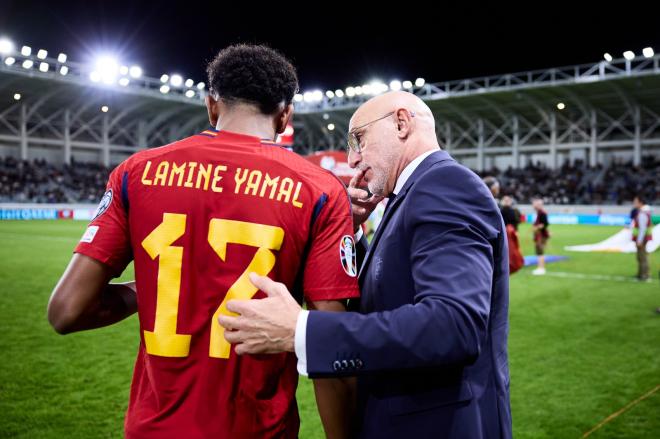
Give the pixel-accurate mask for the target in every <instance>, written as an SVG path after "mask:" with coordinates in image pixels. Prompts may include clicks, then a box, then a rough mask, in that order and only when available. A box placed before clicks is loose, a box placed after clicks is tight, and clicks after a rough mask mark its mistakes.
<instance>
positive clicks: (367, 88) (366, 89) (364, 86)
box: [361, 84, 371, 95]
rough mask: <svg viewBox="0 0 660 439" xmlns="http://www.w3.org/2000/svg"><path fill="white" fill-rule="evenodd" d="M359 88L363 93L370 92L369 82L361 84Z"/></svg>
mask: <svg viewBox="0 0 660 439" xmlns="http://www.w3.org/2000/svg"><path fill="white" fill-rule="evenodd" d="M361 89H362V93H364V94H365V95H368V94H371V84H363V85H362V87H361Z"/></svg>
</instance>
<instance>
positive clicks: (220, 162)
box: [110, 130, 357, 438]
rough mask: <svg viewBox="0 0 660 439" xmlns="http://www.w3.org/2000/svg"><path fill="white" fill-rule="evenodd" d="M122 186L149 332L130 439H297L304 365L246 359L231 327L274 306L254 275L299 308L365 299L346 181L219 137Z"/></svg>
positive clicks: (128, 167)
mask: <svg viewBox="0 0 660 439" xmlns="http://www.w3.org/2000/svg"><path fill="white" fill-rule="evenodd" d="M113 179H114V181H115V193H114V195H113V194H111V195H110V198H111V199H112V197H113V196H114V197H120V198H121V204H122V206H123V208H124V209H125V211H126V212H127V213H126V215H127V219H128V221H127V224H128V229H129V230H128V231H127V232H128V233H127V235H128V236H130V248H131V249H132V253H133V258H134V261H135V275H136V284H137V292H138V293H137V294H138V314H139V319H140V334H141V343H140V348H139V353H138V358H137V361H136V365H135V372H134V377H133V383H132V386H131V397H130V402H129V408H128V413H127V418H126V434H127V436H128V437H141V438H142V437H159V438H162V437H186V438H197V437H199V438H201V437H260V438H261V437H296V436H297V433H298V424H299V421H298V413H297V406H296V402H295V390H296V385H297V380H298V375H297V371H296V358H295V355H293V354H290V353H283V354H277V355H264V356H237V355H236V354H235V353H234V352H233V350H232V349H231V347H230V345H229V344H228V343H227V342H226V341H225V339H224V337H223V329H222V327H221V326H220V325H219V324H218V323H217V317H218V315H219V314H220V313H227V311H226V308H225V304H226V302H227V301H228V300H230V299H250V298H252V297H253V296H254V297H257V298H258V297H260V296H259V295H261V294H262V293H261V292H257V289H256V287H254V286H253V285H252V284H251V283H250V282H249V280H248V277H247V276H248V273H250V272H256V273H258V274H261V275H269V274H270V277H272V278H273V279H275V280H276V281H279V282H282V283H284V284H286V285H287V287H288V288H289V289H290V290H291V291H296V292H297V293H298V297H296V298H297V299H298V300H299V301H301V300H302V291H303V290H304V291H305V295H306V298H307V299H308V300H332V299H333V298H346V297H352V296H355V295H357V288H356V282H355V274H356V273H355V271H356V267H355V259H354V253H353V251H352V248H350V247H351V245H350V244H351V243H352V241H351V242H350V243H349V242H347V241H346V237H347V235H351V231H352V230H351V229H352V224H351V220H350V218H351V217H350V203H349V201H348V198H347V196H346V193H345V190H344V188H343V186H342V185H341V183H340V182H339V181H338V180H337V179H336V178H335V177H334V176H332V175H330V174H329V173H328V172H326V171H323V170H322V169H320V168H318V167H316V166H314V165H312V164H310V163H308V162H306V161H305V160H304V159H302V158H300V157H299V156H297V155H296V154H294V153H292V152H289V151H287V150H285V149H283V148H281V147H279V146H277V145H273V144H269V143H268V142H264V141H260V140H259V139H258V138H256V137H252V136H246V135H241V134H236V133H230V132H216V131H215V130H208V131H205V132H203V133H201V134H199V135H196V136H193V137H190V138H188V139H184V140H182V141H180V142H176V143H173V144H171V145H167V146H164V147H161V148H156V149H152V150H147V151H143V152H141V153H138V154H136V155H134V156H132V157H131V158H129V159H128V160H127V161H126V162H124V163H122V164H121V165H120V166H119V167H118V168H117V169H116V170H115V171H114V172H113V176H111V182H112V181H113ZM347 247H348V248H347ZM337 267H339V270H337ZM342 267H343V268H342ZM342 276H343V277H342ZM328 279H332V281H331V282H329V281H328ZM255 294H257V295H255Z"/></svg>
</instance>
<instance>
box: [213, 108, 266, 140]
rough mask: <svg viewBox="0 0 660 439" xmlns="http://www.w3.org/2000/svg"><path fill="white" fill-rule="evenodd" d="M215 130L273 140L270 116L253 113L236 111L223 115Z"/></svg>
mask: <svg viewBox="0 0 660 439" xmlns="http://www.w3.org/2000/svg"><path fill="white" fill-rule="evenodd" d="M215 129H216V130H218V131H231V132H232V133H239V134H245V135H248V136H254V137H259V138H260V139H268V140H274V139H275V129H274V128H273V120H272V118H271V117H270V116H265V115H261V114H254V112H246V111H240V110H238V111H232V112H229V113H226V114H223V115H222V116H221V117H220V119H218V123H217V125H216V126H215Z"/></svg>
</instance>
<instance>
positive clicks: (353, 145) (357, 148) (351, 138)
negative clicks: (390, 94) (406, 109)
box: [348, 111, 415, 154]
mask: <svg viewBox="0 0 660 439" xmlns="http://www.w3.org/2000/svg"><path fill="white" fill-rule="evenodd" d="M394 113H396V111H390V112H389V113H387V114H386V115H385V116H381V117H379V118H378V119H374V120H372V121H371V122H367V123H365V124H362V125H360V126H359V127H355V128H353V129H352V130H350V131H349V132H348V149H349V150H352V151H353V152H355V153H358V154H360V153H361V152H362V146H361V145H360V138H361V137H362V135H363V134H364V132H359V131H361V130H364V128H366V127H368V126H369V125H371V124H374V123H376V122H378V121H379V120H383V119H385V118H386V117H390V116H391V115H393V114H394ZM410 117H415V113H414V112H413V111H411V112H410Z"/></svg>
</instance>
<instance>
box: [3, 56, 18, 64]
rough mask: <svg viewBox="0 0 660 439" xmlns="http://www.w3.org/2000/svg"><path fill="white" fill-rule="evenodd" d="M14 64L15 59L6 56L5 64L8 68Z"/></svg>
mask: <svg viewBox="0 0 660 439" xmlns="http://www.w3.org/2000/svg"><path fill="white" fill-rule="evenodd" d="M15 62H16V58H14V57H13V56H8V57H7V58H5V64H7V65H8V66H12V65H14V63H15Z"/></svg>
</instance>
